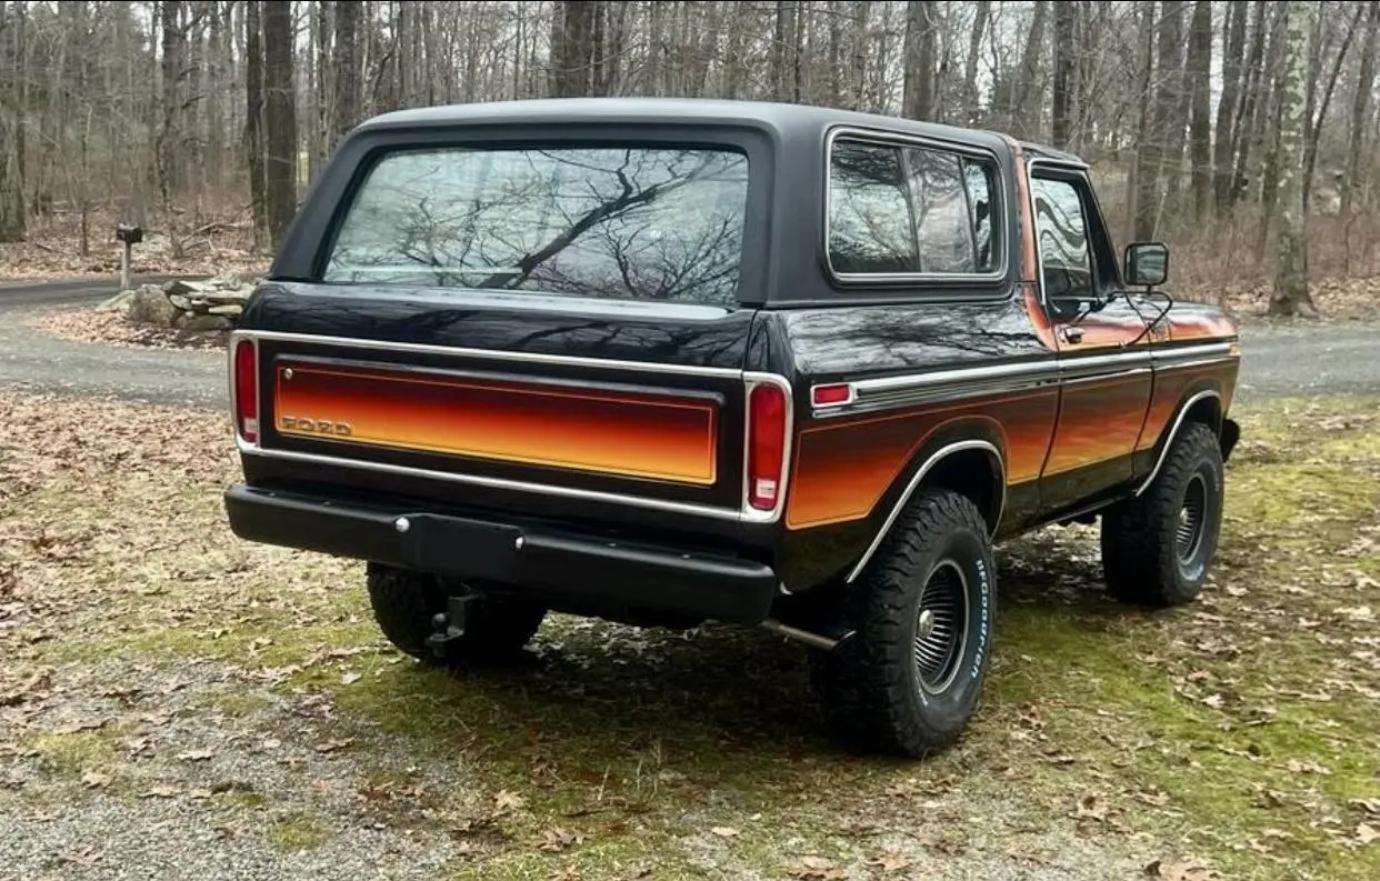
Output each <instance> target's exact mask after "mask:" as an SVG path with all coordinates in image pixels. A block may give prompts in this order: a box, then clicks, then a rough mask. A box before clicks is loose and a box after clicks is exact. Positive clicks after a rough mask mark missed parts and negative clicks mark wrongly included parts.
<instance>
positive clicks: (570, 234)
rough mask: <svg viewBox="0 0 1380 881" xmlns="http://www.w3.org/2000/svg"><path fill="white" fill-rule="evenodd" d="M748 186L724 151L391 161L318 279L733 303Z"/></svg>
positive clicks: (370, 185)
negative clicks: (322, 275) (321, 276)
mask: <svg viewBox="0 0 1380 881" xmlns="http://www.w3.org/2000/svg"><path fill="white" fill-rule="evenodd" d="M747 183H748V178H747V158H746V157H744V156H743V155H741V154H739V153H733V152H729V151H726V150H672V149H650V148H640V147H633V148H616V149H613V148H591V149H583V148H581V149H572V148H555V149H524V150H497V149H495V150H486V149H469V148H446V149H438V150H417V151H407V152H399V153H393V154H391V155H388V156H386V157H384V158H383V159H382V160H380V161H379V162H378V164H377V165H375V166H374V168H373V170H372V171H371V172H370V173H369V177H368V178H367V179H366V180H365V182H364V184H363V185H362V186H361V188H360V190H359V193H358V195H357V196H356V197H355V200H354V204H353V205H352V206H351V207H350V212H349V214H347V215H346V216H345V220H344V222H343V223H342V225H341V227H340V231H339V233H338V235H337V237H336V241H335V246H334V248H333V250H332V252H331V257H330V260H329V262H328V263H327V266H326V271H325V274H324V280H325V281H329V282H369V283H385V284H386V283H399V284H414V285H415V284H424V285H436V286H446V287H464V288H493V289H500V290H509V291H539V292H544V293H555V294H569V295H574V296H586V297H607V298H618V299H633V300H662V301H671V302H682V303H702V304H712V305H718V306H731V305H734V304H735V303H736V301H737V298H736V294H737V288H738V266H739V262H740V260H741V256H742V249H743V214H744V211H745V208H746V204H747Z"/></svg>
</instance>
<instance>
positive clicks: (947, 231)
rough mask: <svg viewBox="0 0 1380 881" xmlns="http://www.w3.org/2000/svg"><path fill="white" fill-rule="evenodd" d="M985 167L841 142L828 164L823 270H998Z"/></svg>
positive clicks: (911, 150) (991, 186)
mask: <svg viewBox="0 0 1380 881" xmlns="http://www.w3.org/2000/svg"><path fill="white" fill-rule="evenodd" d="M995 189H996V182H995V168H994V166H993V165H992V163H990V162H987V161H984V160H981V159H975V158H972V157H969V156H959V155H958V154H955V153H950V152H946V151H944V150H938V149H930V148H926V147H900V146H893V145H889V144H871V143H863V142H859V141H850V140H844V139H840V140H838V141H837V142H835V144H834V147H833V151H832V153H831V154H830V157H829V242H828V246H829V262H830V265H831V266H832V267H833V269H834V271H835V272H841V273H876V274H881V273H941V274H946V275H972V274H981V273H990V272H993V271H995V270H996V269H997V264H998V260H997V258H998V256H999V253H998V251H997V245H998V244H999V242H997V241H996V240H995V237H994V233H993V230H994V227H993V224H992V215H993V197H994V193H995Z"/></svg>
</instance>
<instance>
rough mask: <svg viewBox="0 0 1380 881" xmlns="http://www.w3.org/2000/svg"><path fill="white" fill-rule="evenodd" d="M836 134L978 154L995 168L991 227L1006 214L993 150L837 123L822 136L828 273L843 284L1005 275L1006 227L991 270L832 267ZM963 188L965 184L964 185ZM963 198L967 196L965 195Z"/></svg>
mask: <svg viewBox="0 0 1380 881" xmlns="http://www.w3.org/2000/svg"><path fill="white" fill-rule="evenodd" d="M839 138H845V139H847V138H852V139H854V140H857V141H862V142H864V143H872V144H881V145H890V146H911V147H927V148H929V149H931V150H939V151H943V152H946V153H953V154H958V155H966V156H974V157H979V158H981V159H983V160H986V161H987V162H990V163H991V164H992V167H993V169H994V170H995V171H996V172H997V173H996V174H995V175H994V179H995V180H996V182H997V188H996V189H997V191H996V192H995V193H993V194H992V195H993V196H994V202H995V204H994V206H993V208H992V210H991V212H990V213H989V216H990V217H992V218H994V222H993V224H992V228H993V230H994V231H995V230H996V229H997V226H996V223H995V218H997V217H1002V218H1005V217H1007V214H1006V203H1007V198H1006V182H1005V181H1004V180H1002V176H1001V162H1000V161H999V160H998V158H997V154H996V152H995V151H992V150H988V149H985V148H983V147H977V146H974V145H972V144H961V143H957V142H953V141H945V140H942V139H939V138H927V137H921V136H919V135H908V134H904V133H902V132H895V131H890V130H887V129H871V128H864V127H860V126H846V125H845V126H838V127H836V128H832V129H830V130H829V131H828V133H827V134H825V136H824V223H823V224H822V229H823V230H824V241H823V243H822V247H823V251H824V266H825V268H826V269H827V270H828V272H829V276H830V277H831V278H833V279H835V280H837V281H839V282H841V283H843V284H859V283H862V284H879V283H882V284H885V283H888V282H906V281H910V282H927V281H933V282H945V281H948V282H966V283H982V282H986V283H988V284H991V283H993V282H998V281H1001V280H1002V279H1004V278H1006V275H1007V271H1008V268H1009V263H1010V252H1011V243H1010V242H1008V241H1006V238H1007V234H1008V231H1007V230H1006V229H1002V230H1001V233H1000V236H1001V237H1000V238H999V239H998V243H999V245H1000V247H1001V262H1000V264H999V265H998V266H997V268H996V269H995V270H993V271H991V272H839V271H837V270H835V269H834V263H833V260H831V259H830V257H829V218H830V216H831V214H832V209H833V199H834V181H833V177H832V175H831V174H830V171H831V169H832V167H833V158H834V142H835V141H837V140H838V139H839ZM965 189H966V188H965ZM965 198H966V196H965Z"/></svg>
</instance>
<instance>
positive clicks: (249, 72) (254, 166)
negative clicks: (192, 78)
mask: <svg viewBox="0 0 1380 881" xmlns="http://www.w3.org/2000/svg"><path fill="white" fill-rule="evenodd" d="M259 6H260V4H258V3H246V4H245V7H244V53H245V61H244V84H245V85H244V92H245V112H244V155H245V165H246V167H247V168H248V169H249V204H250V214H251V217H252V220H253V225H254V242H255V244H256V245H258V244H259V243H260V241H261V240H262V238H263V237H264V235H265V234H267V233H268V201H267V197H266V193H265V190H264V183H265V182H264V130H263V119H264V52H263V26H262V24H261V22H260V20H259Z"/></svg>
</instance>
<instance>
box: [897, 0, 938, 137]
mask: <svg viewBox="0 0 1380 881" xmlns="http://www.w3.org/2000/svg"><path fill="white" fill-rule="evenodd" d="M935 19H936V16H935V12H934V3H933V2H931V0H910V2H909V3H907V4H906V43H905V50H904V52H905V85H904V94H903V96H902V99H901V115H902V116H905V117H908V118H910V119H934V111H935V102H934V98H935V89H934V63H935V30H936V28H935V25H936V21H935Z"/></svg>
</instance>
